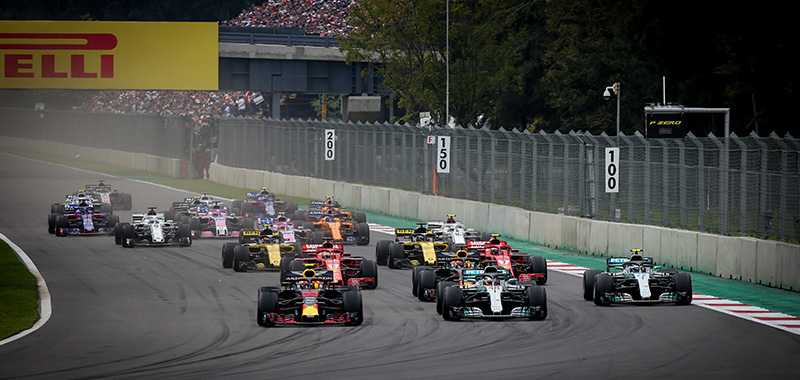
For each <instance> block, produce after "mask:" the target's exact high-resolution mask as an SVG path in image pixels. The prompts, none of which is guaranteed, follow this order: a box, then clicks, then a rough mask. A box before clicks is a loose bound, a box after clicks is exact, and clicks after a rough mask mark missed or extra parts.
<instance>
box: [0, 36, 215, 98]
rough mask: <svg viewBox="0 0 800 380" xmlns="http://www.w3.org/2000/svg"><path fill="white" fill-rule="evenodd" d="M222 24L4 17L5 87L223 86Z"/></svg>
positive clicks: (0, 39) (0, 68)
mask: <svg viewBox="0 0 800 380" xmlns="http://www.w3.org/2000/svg"><path fill="white" fill-rule="evenodd" d="M218 30H219V29H218V26H217V24H216V23H185V22H184V23H180V22H176V23H170V22H101V21H0V88H47V89H143V90H216V89H217V88H218V87H219V79H218V76H219V43H218V41H219V39H218V35H217V34H218Z"/></svg>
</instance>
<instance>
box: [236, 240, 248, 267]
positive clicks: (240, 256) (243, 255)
mask: <svg viewBox="0 0 800 380" xmlns="http://www.w3.org/2000/svg"><path fill="white" fill-rule="evenodd" d="M249 262H250V248H248V247H247V246H245V245H237V246H236V247H234V248H233V270H234V271H235V272H247V263H249Z"/></svg>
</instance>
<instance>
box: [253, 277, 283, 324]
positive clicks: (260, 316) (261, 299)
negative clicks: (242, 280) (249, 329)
mask: <svg viewBox="0 0 800 380" xmlns="http://www.w3.org/2000/svg"><path fill="white" fill-rule="evenodd" d="M277 310H278V294H277V293H275V292H273V291H272V290H271V288H268V287H261V288H259V289H258V309H257V313H256V323H258V325H259V326H262V327H272V326H275V323H274V322H269V321H267V320H265V318H264V315H265V314H269V313H274V312H276V311H277Z"/></svg>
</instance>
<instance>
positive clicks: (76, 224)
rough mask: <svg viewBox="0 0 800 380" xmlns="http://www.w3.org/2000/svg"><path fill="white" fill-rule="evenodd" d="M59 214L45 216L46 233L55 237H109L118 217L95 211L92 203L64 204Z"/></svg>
mask: <svg viewBox="0 0 800 380" xmlns="http://www.w3.org/2000/svg"><path fill="white" fill-rule="evenodd" d="M62 206H63V207H60V208H59V209H60V210H62V212H61V213H56V212H51V213H50V214H49V215H48V216H47V232H49V233H51V234H55V235H56V236H67V235H110V234H113V233H114V229H115V227H116V225H117V223H118V222H119V216H117V215H114V214H107V213H104V212H99V211H95V208H94V206H93V205H92V203H88V204H87V203H80V204H65V205H62Z"/></svg>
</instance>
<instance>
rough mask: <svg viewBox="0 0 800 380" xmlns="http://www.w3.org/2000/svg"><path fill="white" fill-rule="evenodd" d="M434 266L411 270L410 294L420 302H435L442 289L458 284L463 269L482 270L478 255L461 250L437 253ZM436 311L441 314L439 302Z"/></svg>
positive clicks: (417, 267)
mask: <svg viewBox="0 0 800 380" xmlns="http://www.w3.org/2000/svg"><path fill="white" fill-rule="evenodd" d="M436 264H437V266H436V267H429V266H415V267H414V268H411V294H413V295H414V296H415V297H417V299H419V300H420V301H423V302H424V301H434V300H437V297H436V295H437V294H440V293H441V292H442V287H443V286H449V285H453V284H454V283H455V282H458V281H459V279H460V278H461V272H462V271H463V270H464V269H478V268H483V267H482V266H481V261H480V256H479V255H477V254H476V253H473V254H470V253H468V252H467V251H466V250H463V249H461V250H458V251H456V252H455V253H453V252H447V251H442V252H438V253H437V260H436ZM436 309H437V312H438V313H439V314H441V312H442V311H441V302H437V304H436Z"/></svg>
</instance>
